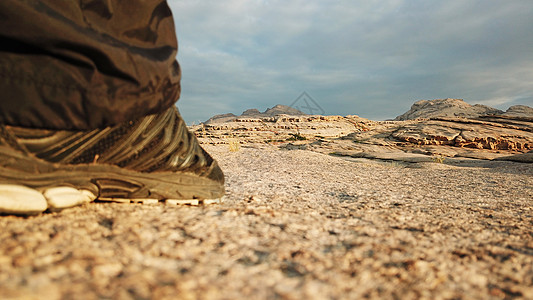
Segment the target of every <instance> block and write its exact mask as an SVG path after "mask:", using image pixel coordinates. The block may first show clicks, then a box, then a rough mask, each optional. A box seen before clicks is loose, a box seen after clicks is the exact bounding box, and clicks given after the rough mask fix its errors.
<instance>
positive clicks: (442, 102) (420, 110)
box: [395, 98, 503, 121]
mask: <svg viewBox="0 0 533 300" xmlns="http://www.w3.org/2000/svg"><path fill="white" fill-rule="evenodd" d="M502 113H503V111H501V110H499V109H495V108H492V107H489V106H485V105H481V104H475V105H470V104H468V103H466V102H464V101H463V99H451V98H447V99H436V100H431V101H428V100H420V101H418V102H415V104H413V106H411V109H410V110H409V111H408V112H406V113H404V114H403V115H401V116H398V117H396V119H395V120H396V121H406V120H415V119H421V118H424V119H428V118H437V117H458V118H477V117H480V116H485V115H500V114H502Z"/></svg>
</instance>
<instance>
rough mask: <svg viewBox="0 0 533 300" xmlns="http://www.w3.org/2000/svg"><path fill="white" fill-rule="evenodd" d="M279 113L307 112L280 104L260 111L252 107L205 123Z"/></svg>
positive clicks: (297, 113) (214, 117)
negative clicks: (239, 113)
mask: <svg viewBox="0 0 533 300" xmlns="http://www.w3.org/2000/svg"><path fill="white" fill-rule="evenodd" d="M277 115H291V116H301V115H305V113H303V112H301V111H299V110H297V109H295V108H292V107H290V106H286V105H281V104H278V105H275V106H274V107H272V108H269V109H267V110H265V111H264V112H260V111H259V110H257V109H255V108H252V109H247V110H245V111H244V112H243V113H242V114H241V115H240V116H236V115H234V114H232V113H229V114H221V115H216V116H213V117H211V118H210V119H209V120H207V121H205V122H204V124H216V123H225V122H231V121H235V120H237V119H239V118H265V117H274V116H277Z"/></svg>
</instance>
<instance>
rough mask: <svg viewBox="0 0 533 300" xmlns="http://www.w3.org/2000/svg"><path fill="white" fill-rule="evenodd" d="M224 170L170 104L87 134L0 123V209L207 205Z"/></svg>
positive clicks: (218, 191) (217, 194) (219, 188)
mask: <svg viewBox="0 0 533 300" xmlns="http://www.w3.org/2000/svg"><path fill="white" fill-rule="evenodd" d="M223 195H224V174H223V173H222V170H221V169H220V168H219V166H218V164H217V162H216V161H215V160H213V158H211V156H210V155H209V154H208V153H207V152H205V151H204V149H202V148H201V147H200V145H199V144H198V141H197V140H196V137H195V136H194V135H193V134H192V133H190V132H189V131H188V129H187V126H186V125H185V122H184V121H183V119H182V118H181V116H180V115H179V112H178V110H177V108H176V107H175V106H172V107H171V108H169V109H168V110H166V111H165V112H163V113H161V114H156V115H148V116H146V117H143V118H141V119H138V120H135V121H130V122H126V123H122V124H119V125H116V126H112V127H106V128H103V129H94V130H90V131H68V130H44V129H31V128H23V127H15V126H8V125H0V213H9V214H37V213H40V212H43V211H45V210H50V211H57V210H61V209H64V208H67V207H72V206H76V205H81V204H83V203H86V202H91V201H93V200H95V199H97V200H100V201H114V202H127V203H130V202H140V203H158V202H165V203H167V204H193V205H196V204H202V203H204V204H206V203H211V202H218V200H217V199H219V198H221V197H222V196H223Z"/></svg>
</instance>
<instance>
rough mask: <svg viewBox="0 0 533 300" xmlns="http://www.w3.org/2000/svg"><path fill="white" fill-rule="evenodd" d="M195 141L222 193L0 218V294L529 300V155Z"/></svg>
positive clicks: (532, 237) (532, 262)
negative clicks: (422, 158)
mask: <svg viewBox="0 0 533 300" xmlns="http://www.w3.org/2000/svg"><path fill="white" fill-rule="evenodd" d="M208 150H209V151H210V152H211V153H212V154H213V155H214V156H215V157H216V158H217V159H218V160H219V163H220V164H221V166H222V167H223V169H224V170H225V173H226V176H227V185H226V188H227V195H226V197H225V199H224V202H223V203H222V204H215V205H210V206H204V207H202V206H200V207H188V206H185V207H173V206H164V205H154V206H150V205H144V206H143V205H129V204H128V205H125V204H109V203H91V204H88V205H86V206H83V207H77V208H73V209H69V210H65V211H63V212H60V213H48V214H43V215H40V216H36V217H28V218H22V217H16V216H3V217H0V226H1V228H2V229H3V230H2V231H1V232H0V236H1V241H2V243H1V244H0V298H2V299H10V298H13V299H18V298H23V299H32V298H35V299H102V298H103V299H105V298H112V299H165V298H167V299H250V298H254V299H280V298H281V299H354V298H380V299H394V298H401V299H423V298H426V299H461V298H464V299H511V298H529V299H533V211H532V203H533V200H532V199H533V165H532V164H520V163H512V162H476V161H471V162H470V163H468V162H467V163H463V164H462V165H460V166H459V165H447V164H444V163H416V164H408V163H406V164H403V163H398V162H392V163H389V162H379V161H371V160H364V159H351V160H348V159H344V158H341V157H333V156H328V155H324V154H319V153H315V152H310V151H303V150H291V151H287V150H277V149H276V148H269V147H264V148H260V147H251V148H241V149H240V150H239V151H237V152H230V151H229V149H228V146H227V145H226V146H224V145H220V146H216V147H215V146H211V147H208Z"/></svg>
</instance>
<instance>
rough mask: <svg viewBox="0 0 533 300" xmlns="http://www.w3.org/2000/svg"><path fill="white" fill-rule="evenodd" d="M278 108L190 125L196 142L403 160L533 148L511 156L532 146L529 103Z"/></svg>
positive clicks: (508, 154)
mask: <svg viewBox="0 0 533 300" xmlns="http://www.w3.org/2000/svg"><path fill="white" fill-rule="evenodd" d="M279 108H282V109H284V108H283V107H281V106H276V107H274V108H272V109H270V110H267V111H266V112H264V113H260V112H258V111H257V110H247V111H245V112H244V113H243V114H242V115H241V116H239V117H237V116H234V115H221V116H223V117H220V116H218V117H216V118H215V119H214V120H212V121H211V122H206V123H205V124H201V125H198V126H194V127H191V129H192V130H193V132H195V133H196V135H197V136H198V138H199V140H200V141H201V142H202V143H209V144H221V143H222V144H224V143H230V142H233V143H240V144H249V143H254V144H257V143H263V144H274V145H277V146H279V147H280V148H283V149H308V150H313V151H317V152H322V153H328V154H329V153H336V154H340V155H346V156H351V157H364V158H373V159H384V160H402V161H408V162H423V161H442V160H444V158H446V159H451V158H475V159H485V160H492V159H504V160H514V161H520V162H528V160H529V159H530V157H531V155H529V154H528V155H521V156H515V155H518V154H522V153H526V152H528V151H531V150H533V114H532V113H531V112H532V111H533V109H531V108H530V107H528V106H513V107H510V108H509V109H508V110H507V112H505V113H504V112H502V111H500V110H497V109H494V108H490V107H487V106H483V105H470V104H468V103H465V102H464V101H462V100H458V99H443V100H433V101H425V100H422V101H419V102H417V103H415V104H414V105H413V106H412V108H411V110H410V111H409V112H407V113H405V114H403V115H402V116H399V117H398V118H397V119H404V120H396V121H371V120H368V119H364V118H360V117H358V116H355V115H352V116H346V117H342V116H318V115H314V116H313V115H287V114H281V115H280V114H276V113H274V112H278V111H280V110H279ZM223 120H228V121H223ZM513 157H514V158H513ZM437 158H438V159H437Z"/></svg>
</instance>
